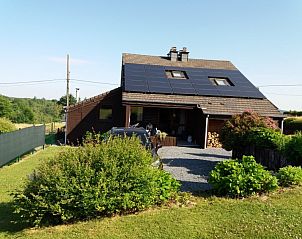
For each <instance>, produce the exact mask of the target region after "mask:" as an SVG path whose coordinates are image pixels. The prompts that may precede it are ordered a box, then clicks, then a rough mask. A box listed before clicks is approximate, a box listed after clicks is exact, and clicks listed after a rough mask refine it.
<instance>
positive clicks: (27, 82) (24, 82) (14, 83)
mask: <svg viewBox="0 0 302 239" xmlns="http://www.w3.org/2000/svg"><path fill="white" fill-rule="evenodd" d="M63 80H64V79H53V80H33V81H15V82H0V85H23V84H35V83H47V82H56V81H63Z"/></svg>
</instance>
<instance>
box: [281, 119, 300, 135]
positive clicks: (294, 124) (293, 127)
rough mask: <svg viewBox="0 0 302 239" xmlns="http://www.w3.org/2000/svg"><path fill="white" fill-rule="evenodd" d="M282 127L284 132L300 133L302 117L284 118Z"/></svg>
mask: <svg viewBox="0 0 302 239" xmlns="http://www.w3.org/2000/svg"><path fill="white" fill-rule="evenodd" d="M283 127H284V131H285V132H289V133H293V132H296V131H302V117H291V118H286V119H285V120H284V124H283Z"/></svg>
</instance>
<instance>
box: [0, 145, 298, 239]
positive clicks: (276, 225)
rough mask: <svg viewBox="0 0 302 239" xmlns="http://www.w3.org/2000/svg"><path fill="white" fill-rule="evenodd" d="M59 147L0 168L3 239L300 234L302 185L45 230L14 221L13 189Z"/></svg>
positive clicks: (0, 232)
mask: <svg viewBox="0 0 302 239" xmlns="http://www.w3.org/2000/svg"><path fill="white" fill-rule="evenodd" d="M60 149H61V148H60V147H49V148H47V149H46V150H44V151H40V152H38V153H36V154H35V155H32V156H29V157H28V158H26V159H25V160H22V161H21V162H19V163H16V164H13V165H10V166H6V167H4V168H2V169H0V238H39V239H42V238H85V239H88V238H171V239H172V238H173V239H174V238H302V226H301V223H302V188H301V187H298V188H294V189H290V190H285V191H283V192H280V191H279V192H276V193H274V194H270V195H268V196H262V197H255V198H250V199H244V200H236V199H224V198H216V197H195V201H196V205H195V206H191V207H182V208H177V207H173V208H158V209H152V210H148V211H146V212H142V213H139V214H136V215H128V216H116V217H113V218H105V219H95V220H91V221H86V222H79V223H75V224H71V225H63V226H56V227H48V228H41V229H32V228H26V227H25V226H24V225H19V224H14V223H11V221H12V220H14V219H15V218H14V216H13V215H12V209H11V205H10V200H11V196H10V195H9V193H10V192H12V191H13V190H14V189H16V188H20V187H21V186H22V183H23V182H24V179H25V178H26V175H28V174H29V173H30V172H31V171H32V170H33V169H34V168H35V167H36V166H37V165H38V164H39V163H40V162H41V161H43V160H45V159H46V158H47V157H50V156H51V155H54V154H56V153H57V152H59V151H60Z"/></svg>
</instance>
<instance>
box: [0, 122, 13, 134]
mask: <svg viewBox="0 0 302 239" xmlns="http://www.w3.org/2000/svg"><path fill="white" fill-rule="evenodd" d="M14 130H17V128H16V126H15V125H14V124H13V123H12V122H11V121H10V120H8V119H6V118H0V134H3V133H8V132H11V131H14Z"/></svg>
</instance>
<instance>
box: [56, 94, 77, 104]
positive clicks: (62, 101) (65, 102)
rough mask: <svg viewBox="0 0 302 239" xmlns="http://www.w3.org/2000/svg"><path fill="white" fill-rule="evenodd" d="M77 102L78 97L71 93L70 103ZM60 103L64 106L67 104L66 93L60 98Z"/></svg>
mask: <svg viewBox="0 0 302 239" xmlns="http://www.w3.org/2000/svg"><path fill="white" fill-rule="evenodd" d="M75 103H77V100H76V98H75V97H74V96H73V95H72V94H70V95H69V105H74V104H75ZM58 104H59V105H62V106H66V105H67V100H66V95H64V96H62V97H61V98H60V100H59V101H58Z"/></svg>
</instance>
